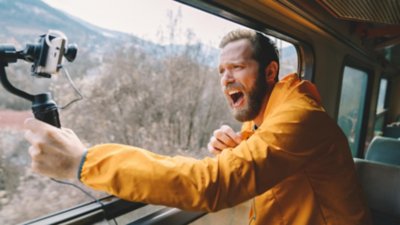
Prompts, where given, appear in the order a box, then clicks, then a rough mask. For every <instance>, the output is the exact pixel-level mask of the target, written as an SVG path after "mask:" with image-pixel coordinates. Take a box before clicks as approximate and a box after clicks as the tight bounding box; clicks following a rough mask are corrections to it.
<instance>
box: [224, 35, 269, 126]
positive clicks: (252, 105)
mask: <svg viewBox="0 0 400 225" xmlns="http://www.w3.org/2000/svg"><path fill="white" fill-rule="evenodd" d="M252 55H253V49H252V47H251V45H250V42H249V41H248V40H245V39H242V40H237V41H234V42H231V43H229V44H227V45H226V46H225V47H224V48H223V49H222V51H221V56H220V64H219V68H218V69H219V74H220V78H221V86H222V90H223V92H224V94H225V97H226V99H227V101H228V104H229V106H230V108H231V110H232V113H233V116H234V117H235V118H236V119H237V120H239V121H241V122H244V121H250V120H253V119H254V118H255V117H256V116H257V115H258V114H259V113H260V112H261V107H262V106H263V102H264V101H263V100H264V98H265V95H266V93H267V90H268V85H267V82H266V80H265V75H263V74H260V69H259V65H258V62H257V61H256V60H255V59H253V57H252Z"/></svg>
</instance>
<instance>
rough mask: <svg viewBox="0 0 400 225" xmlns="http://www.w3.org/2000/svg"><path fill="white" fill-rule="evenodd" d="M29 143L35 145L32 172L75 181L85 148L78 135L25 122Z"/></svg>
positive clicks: (42, 123) (34, 121)
mask: <svg viewBox="0 0 400 225" xmlns="http://www.w3.org/2000/svg"><path fill="white" fill-rule="evenodd" d="M24 126H25V128H26V132H25V139H26V140H27V141H28V142H29V143H30V144H31V146H30V147H29V149H28V151H29V155H30V156H31V158H32V164H31V167H32V170H33V171H34V172H37V173H40V174H42V175H46V176H50V177H57V178H75V175H76V171H77V170H78V169H79V164H80V161H81V159H82V155H83V152H84V151H85V147H84V146H83V144H82V142H81V141H80V140H79V138H78V137H77V136H76V135H75V133H74V132H73V131H72V130H70V129H67V128H62V129H58V128H56V127H53V126H51V125H48V124H46V123H44V122H41V121H39V120H36V119H27V120H25V123H24Z"/></svg>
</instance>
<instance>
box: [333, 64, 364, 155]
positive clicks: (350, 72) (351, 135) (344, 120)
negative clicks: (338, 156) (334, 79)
mask: <svg viewBox="0 0 400 225" xmlns="http://www.w3.org/2000/svg"><path fill="white" fill-rule="evenodd" d="M367 82H368V74H367V72H365V71H363V70H360V69H356V68H353V67H350V66H345V68H344V72H343V80H342V91H341V96H340V105H339V114H338V124H339V126H340V127H341V128H342V130H343V132H344V133H345V135H346V136H347V138H348V141H349V144H350V148H351V152H352V155H353V156H356V155H357V151H358V148H359V145H360V135H361V125H362V120H363V115H364V114H363V113H364V104H365V97H366V93H367Z"/></svg>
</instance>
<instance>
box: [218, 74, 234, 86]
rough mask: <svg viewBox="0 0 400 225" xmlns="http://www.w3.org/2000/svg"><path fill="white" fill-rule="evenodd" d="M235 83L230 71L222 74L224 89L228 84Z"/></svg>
mask: <svg viewBox="0 0 400 225" xmlns="http://www.w3.org/2000/svg"><path fill="white" fill-rule="evenodd" d="M234 81H235V79H234V77H233V74H232V73H231V71H229V70H225V71H224V72H223V73H222V74H221V85H222V87H226V86H227V85H228V84H230V83H233V82H234Z"/></svg>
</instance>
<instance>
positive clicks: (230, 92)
mask: <svg viewBox="0 0 400 225" xmlns="http://www.w3.org/2000/svg"><path fill="white" fill-rule="evenodd" d="M239 92H240V91H239V90H232V91H229V92H228V94H229V95H233V94H236V93H239Z"/></svg>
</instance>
